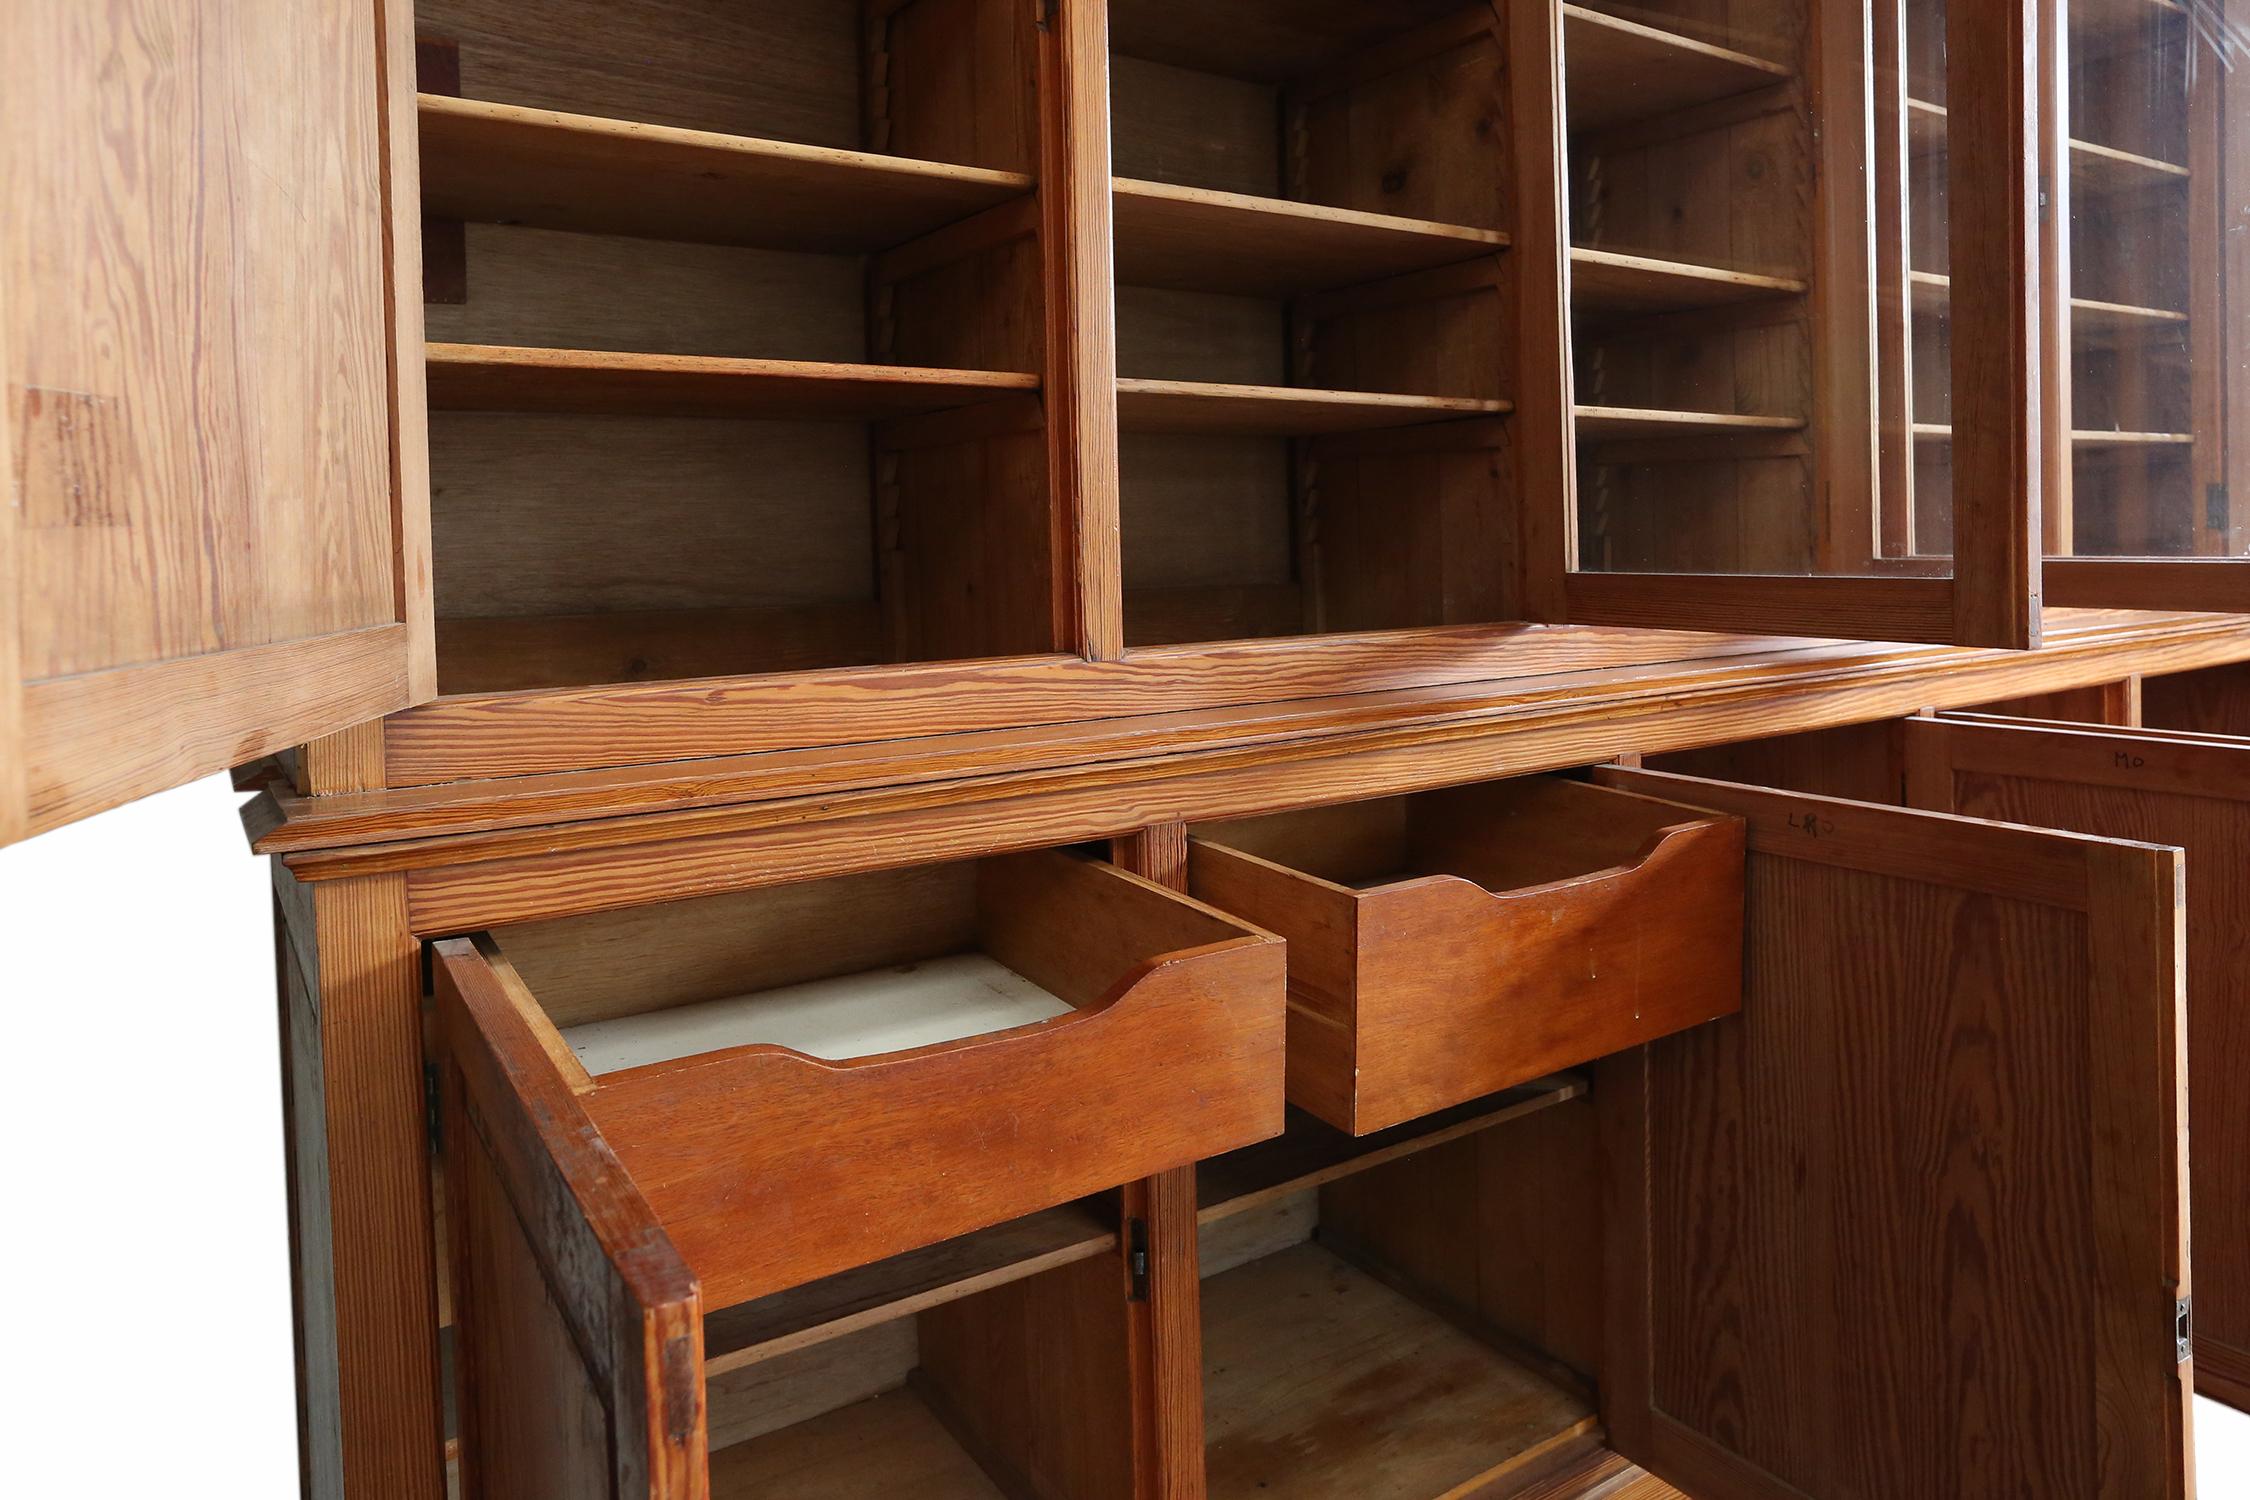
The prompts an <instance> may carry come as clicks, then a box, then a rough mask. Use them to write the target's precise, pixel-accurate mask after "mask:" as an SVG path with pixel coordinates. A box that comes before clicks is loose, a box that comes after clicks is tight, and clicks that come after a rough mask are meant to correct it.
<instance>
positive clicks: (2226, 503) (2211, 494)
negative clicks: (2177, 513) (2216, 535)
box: [2203, 484, 2234, 531]
mask: <svg viewBox="0 0 2250 1500" xmlns="http://www.w3.org/2000/svg"><path fill="white" fill-rule="evenodd" d="M2233 518H2234V504H2233V502H2232V501H2231V500H2230V499H2229V497H2228V495H2227V487H2226V486H2225V485H2223V484H2207V485H2205V486H2204V487H2203V529H2204V530H2206V531H2225V530H2226V529H2227V528H2228V525H2229V524H2230V523H2231V522H2232V520H2233Z"/></svg>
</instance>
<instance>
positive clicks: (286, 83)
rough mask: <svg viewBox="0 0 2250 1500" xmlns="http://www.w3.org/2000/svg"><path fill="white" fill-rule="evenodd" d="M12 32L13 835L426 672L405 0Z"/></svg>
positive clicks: (9, 690) (330, 2)
mask: <svg viewBox="0 0 2250 1500" xmlns="http://www.w3.org/2000/svg"><path fill="white" fill-rule="evenodd" d="M6 38H7V39H6V45H5V46H0V98H4V99H6V100H7V108H6V111H5V113H4V114H0V226H5V227H4V229H0V396H4V398H5V406H4V408H0V476H4V482H5V487H4V489H0V496H4V498H5V501H6V503H0V843H4V842H8V841H10V840H13V839H17V838H22V837H25V836H27V835H29V834H32V833H37V832H40V831H41V830H44V829H47V828H51V827H54V826H55V825H57V824H59V823H64V822H67V821H69V820H71V819H73V818H78V817H82V816H85V815H86V814H89V813H92V812H96V811H99V810H100V809H102V808H105V807H109V806H113V805H115V804H117V803H119V802H123V801H126V800H128V799H130V798H132V797H136V796H140V795H143V794H145V793H148V792H152V791H156V790H159V789H161V788H163V787H167V786H172V785H175V784H177V783H179V782H182V781H186V780H189V779H191V778H193V777H195V776H199V775H203V774H205V773H208V772H210V771H214V770H218V769H222V768H224V767H226V766H229V765H233V764H237V763H239V762H241V761H245V760H249V759H252V758H254V757H256V756H258V755H262V754H265V753H267V752H270V751H273V750H276V749H280V748H282V747H285V746H288V745H292V744H296V743H300V742H302V741H304V740H306V739H310V738H313V737H316V736H319V735H321V734H325V733H329V732H332V731H334V730H336V729H339V728H342V727H344V726H346V725H348V724H351V723H354V722H356V721H359V720H362V719H367V718H370V717H373V716H375V715H378V714H382V713H386V712H389V711H391V710H394V709H398V708H402V707H404V706H405V705H407V704H408V703H409V702H412V701H415V700H417V699H420V698H425V697H428V696H430V695H431V693H432V691H433V690H434V680H433V675H432V673H433V669H432V666H431V657H430V652H429V631H428V615H429V611H428V593H429V567H428V561H427V556H426V552H427V533H428V515H427V511H428V497H427V490H426V478H425V466H426V455H425V454H424V451H423V438H422V434H421V430H420V423H421V417H420V413H421V410H422V403H423V397H422V395H421V381H422V375H421V308H420V303H419V300H418V295H417V294H411V293H410V294H407V295H403V296H400V295H394V290H395V288H396V287H397V286H409V287H410V286H413V285H415V284H416V283H417V282H418V281H419V277H420V271H419V256H420V249H419V243H418V241H417V240H416V238H415V231H414V229H413V225H414V224H415V223H416V221H417V214H418V208H417V206H416V205H417V203H418V194H417V193H416V191H415V189H414V187H413V180H414V179H413V171H414V134H413V131H412V129H411V128H408V129H405V130H402V131H396V132H394V131H391V130H389V129H387V128H386V123H385V122H386V118H388V117H389V116H390V115H391V114H393V113H395V114H396V118H398V119H401V120H404V121H406V122H408V124H409V127H410V126H411V121H412V118H413V115H412V109H413V94H412V89H413V78H412V66H411V59H412V55H413V54H412V50H411V49H412V46H413V38H412V35H411V25H410V11H409V8H408V6H407V5H406V4H404V3H403V0H399V3H397V4H395V5H393V6H390V7H389V8H388V9H387V8H386V6H385V5H382V4H378V3H376V0H231V3H227V4H220V3H217V0H177V3H156V0H135V3H118V4H104V5H93V4H87V3H85V0H22V3H20V4H12V5H10V6H9V7H8V10H7V19H6ZM394 89H395V90H398V91H402V97H403V99H404V106H403V112H397V111H395V110H392V109H391V108H390V106H391V105H392V104H393V102H394V101H392V100H391V99H390V98H389V97H388V95H389V93H390V92H391V91H392V90H394ZM394 187H396V189H397V191H396V192H395V193H394ZM394 196H400V197H403V200H404V206H403V207H401V208H400V210H399V212H398V213H397V214H396V215H395V216H394V213H393V203H392V200H393V198H394ZM401 223H403V225H404V226H405V227H406V231H407V232H405V233H404V234H396V233H394V227H395V226H397V225H399V224H401Z"/></svg>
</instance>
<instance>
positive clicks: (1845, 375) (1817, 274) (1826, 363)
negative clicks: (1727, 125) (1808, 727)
mask: <svg viewBox="0 0 2250 1500" xmlns="http://www.w3.org/2000/svg"><path fill="white" fill-rule="evenodd" d="M1866 6H1867V0H1818V4H1817V5H1816V6H1815V7H1814V10H1813V14H1812V16H1811V18H1810V25H1811V33H1812V35H1811V40H1812V46H1811V49H1810V51H1811V57H1810V59H1809V72H1810V82H1811V87H1812V91H1813V94H1814V96H1815V97H1814V102H1813V118H1814V119H1815V120H1816V121H1819V122H1820V127H1819V128H1818V130H1817V131H1816V133H1815V137H1814V143H1813V150H1814V152H1815V161H1814V180H1815V181H1817V182H1818V183H1819V184H1820V185H1821V186H1820V192H1819V195H1818V198H1817V200H1816V202H1815V204H1814V213H1813V266H1814V270H1813V277H1812V283H1813V284H1812V297H1813V323H1812V328H1813V335H1812V336H1813V339H1814V342H1815V347H1816V348H1817V349H1818V351H1819V353H1818V354H1817V355H1816V356H1815V359H1814V368H1813V377H1812V378H1813V403H1812V420H1813V427H1814V431H1815V433H1816V434H1817V440H1816V442H1815V444H1814V448H1813V453H1814V459H1813V489H1814V493H1815V494H1817V495H1818V496H1819V501H1818V503H1819V505H1820V506H1821V508H1822V511H1823V512H1824V515H1823V518H1822V521H1821V525H1820V536H1821V545H1820V549H1819V557H1818V563H1819V567H1820V570H1821V571H1822V572H1824V573H1850V572H1864V571H1866V570H1867V569H1868V568H1870V567H1871V566H1872V565H1873V563H1874V558H1875V538H1876V520H1875V476H1876V474H1877V472H1878V471H1879V468H1880V453H1881V446H1882V435H1881V413H1880V411H1879V410H1878V407H1877V403H1876V396H1875V370H1876V364H1877V360H1878V359H1879V358H1880V354H1879V352H1878V351H1879V347H1880V346H1879V344H1878V339H1879V337H1880V334H1879V331H1878V328H1877V324H1876V314H1875V302H1876V298H1875V266H1876V262H1877V254H1876V249H1875V226H1876V202H1875V178H1876V175H1877V174H1876V170H1875V162H1874V160H1873V154H1872V153H1871V152H1870V150H1869V148H1870V147H1871V146H1872V145H1873V144H1874V142H1873V141H1872V140H1871V139H1870V137H1869V130H1868V123H1867V122H1871V121H1872V120H1873V118H1874V116H1873V113H1872V110H1871V104H1872V100H1871V98H1870V95H1871V93H1872V91H1873V90H1874V88H1875V86H1876V71H1875V54H1874V51H1873V33H1872V32H1871V31H1870V29H1869V27H1868V24H1867V10H1866ZM1848 122H1861V126H1860V128H1858V129H1848V128H1846V125H1847V123H1848Z"/></svg>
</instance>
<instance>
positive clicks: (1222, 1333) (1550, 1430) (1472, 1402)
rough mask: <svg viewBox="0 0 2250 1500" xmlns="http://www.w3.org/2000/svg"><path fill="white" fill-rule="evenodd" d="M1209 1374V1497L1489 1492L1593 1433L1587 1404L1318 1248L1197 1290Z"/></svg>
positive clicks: (1310, 1499)
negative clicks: (1546, 1450) (1547, 1450)
mask: <svg viewBox="0 0 2250 1500" xmlns="http://www.w3.org/2000/svg"><path fill="white" fill-rule="evenodd" d="M1203 1370H1204V1380H1203V1387H1204V1412H1205V1418H1204V1420H1205V1434H1204V1435H1205V1439H1206V1444H1207V1447H1206V1450H1205V1460H1206V1461H1205V1469H1206V1471H1207V1474H1208V1486H1209V1493H1210V1495H1211V1500H1236V1497H1244V1500H1247V1497H1250V1496H1269V1495H1272V1496H1280V1495H1288V1496H1296V1497H1299V1500H1343V1497H1347V1496H1350V1497H1365V1496H1372V1495H1467V1494H1470V1493H1473V1492H1474V1493H1481V1492H1482V1489H1481V1486H1482V1485H1485V1484H1490V1483H1494V1482H1495V1481H1497V1480H1498V1479H1499V1478H1500V1476H1501V1475H1502V1474H1504V1473H1505V1472H1506V1471H1508V1470H1509V1469H1511V1468H1513V1467H1516V1466H1517V1465H1518V1464H1519V1463H1521V1462H1523V1461H1524V1460H1526V1459H1528V1458H1530V1457H1531V1456H1532V1455H1534V1454H1535V1453H1537V1452H1538V1451H1539V1450H1541V1449H1542V1448H1543V1447H1544V1446H1545V1445H1546V1444H1547V1443H1549V1442H1550V1441H1551V1440H1553V1439H1554V1438H1555V1437H1557V1436H1558V1435H1559V1434H1562V1433H1566V1432H1571V1431H1575V1430H1579V1429H1581V1428H1582V1427H1583V1428H1585V1429H1588V1430H1590V1429H1591V1426H1592V1418H1593V1413H1592V1410H1591V1408H1590V1407H1589V1406H1588V1405H1587V1403H1586V1402H1585V1401H1584V1400H1582V1399H1581V1398H1579V1397H1577V1396H1575V1395H1572V1394H1571V1393H1570V1392H1568V1391H1565V1390H1563V1389H1562V1388H1561V1387H1560V1386H1557V1385H1556V1384H1554V1383H1553V1382H1552V1381H1550V1380H1547V1379H1546V1378H1544V1377H1542V1376H1540V1375H1537V1374H1534V1373H1533V1372H1532V1371H1530V1370H1528V1369H1525V1368H1524V1367H1523V1366H1521V1365H1518V1364H1516V1363H1515V1362H1514V1361H1512V1360H1510V1359H1507V1358H1505V1357H1503V1356H1502V1355H1500V1354H1498V1353H1496V1352H1495V1351H1494V1350H1493V1349H1492V1348H1491V1347H1490V1346H1489V1345H1488V1344H1486V1343H1485V1342H1483V1341H1482V1340H1480V1339H1478V1338H1476V1337H1474V1336H1472V1335H1470V1334H1468V1333H1466V1332H1463V1331H1462V1330H1461V1329H1459V1328H1457V1327H1455V1326H1454V1325H1453V1324H1451V1323H1449V1322H1447V1321H1446V1320H1445V1319H1444V1318H1441V1317H1439V1316H1438V1315H1437V1314H1435V1313H1433V1312H1429V1311H1426V1310H1425V1309H1423V1308H1422V1307H1421V1306H1419V1305H1418V1304H1416V1303H1415V1302H1413V1301H1411V1300H1410V1299H1408V1298H1407V1297H1406V1296H1404V1295H1403V1294H1401V1293H1399V1292H1396V1291H1393V1290H1392V1289H1391V1288H1389V1287H1387V1286H1385V1285H1383V1284H1382V1283H1381V1282H1379V1281H1377V1280H1375V1278H1374V1277H1372V1276H1369V1275H1367V1274H1366V1273H1365V1272H1363V1271H1359V1270H1357V1269H1355V1268H1353V1267H1352V1266H1351V1265H1349V1264H1348V1263H1346V1262H1345V1261H1343V1260H1342V1259H1340V1258H1338V1257H1337V1256H1335V1255H1333V1254H1331V1253H1330V1252H1329V1251H1327V1250H1324V1249H1322V1248H1320V1247H1318V1246H1316V1245H1297V1246H1294V1247H1292V1248H1290V1249H1287V1250H1283V1251H1280V1252H1278V1253H1277V1254H1273V1255H1269V1256H1267V1257H1265V1258H1264V1259H1262V1260H1256V1261H1252V1262H1251V1263H1250V1264H1248V1265H1245V1266H1240V1267H1238V1268H1236V1269H1234V1270H1231V1271H1226V1272H1222V1273H1221V1274H1219V1275H1217V1276H1214V1277H1212V1278H1211V1279H1210V1280H1208V1281H1206V1282H1205V1283H1204V1284H1203ZM1409 1371H1410V1372H1411V1374H1410V1375H1408V1374H1405V1373H1402V1372H1409Z"/></svg>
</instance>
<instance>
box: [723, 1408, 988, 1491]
mask: <svg viewBox="0 0 2250 1500" xmlns="http://www.w3.org/2000/svg"><path fill="white" fill-rule="evenodd" d="M710 1493H711V1500H771V1497H773V1496H779V1495H795V1496H800V1497H809V1496H815V1495H818V1496H831V1497H842V1496H847V1495H900V1496H904V1495H911V1496H913V1497H914V1500H1004V1496H1003V1492H1002V1491H1001V1490H1000V1489H999V1488H998V1487H996V1486H995V1485H994V1484H993V1482H992V1481H991V1480H990V1479H989V1478H987V1477H986V1476H985V1472H984V1470H982V1469H980V1468H978V1467H977V1463H976V1460H975V1459H973V1458H971V1457H969V1455H968V1453H967V1451H966V1450H964V1449H963V1448H962V1447H961V1445H960V1444H958V1443H956V1442H955V1441H954V1440H953V1438H952V1436H951V1435H950V1434H948V1433H947V1432H946V1430H945V1424H944V1423H942V1422H940V1421H939V1420H938V1419H937V1417H936V1416H935V1415H934V1414H932V1412H931V1411H930V1409H929V1407H928V1406H926V1405H924V1404H923V1402H922V1398H921V1397H920V1396H918V1395H916V1394H915V1392H914V1391H913V1390H912V1389H911V1388H907V1389H902V1390H894V1391H886V1392H884V1393H883V1394H882V1395H880V1396H875V1397H872V1398H870V1399H869V1400H866V1401H860V1402H856V1403H854V1404H853V1405H850V1406H844V1407H838V1408H837V1409H836V1410H834V1411H830V1412H823V1413H822V1414H821V1415H819V1416H817V1417H813V1418H811V1419H810V1420H808V1421H804V1422H799V1423H798V1424H797V1425H795V1426H794V1427H784V1428H782V1429H781V1430H780V1431H778V1432H769V1433H766V1434H764V1435H762V1436H759V1437H754V1438H751V1439H750V1440H749V1441H748V1442H742V1443H735V1444H733V1445H731V1446H728V1447H723V1448H718V1449H715V1450H713V1452H712V1454H711V1488H710Z"/></svg>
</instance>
